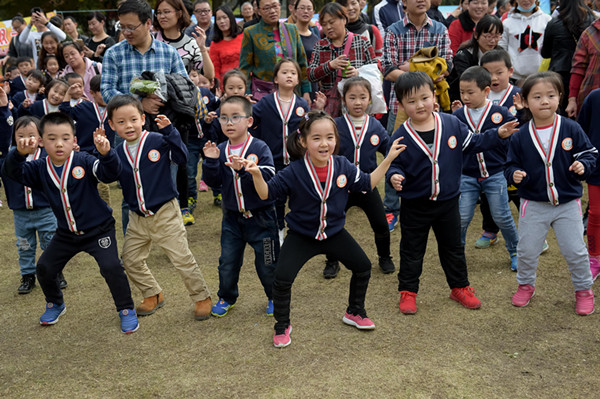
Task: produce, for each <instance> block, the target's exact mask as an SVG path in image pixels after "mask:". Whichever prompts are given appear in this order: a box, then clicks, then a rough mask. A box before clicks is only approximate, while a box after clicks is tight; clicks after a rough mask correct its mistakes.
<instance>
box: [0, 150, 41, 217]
mask: <svg viewBox="0 0 600 399" xmlns="http://www.w3.org/2000/svg"><path fill="white" fill-rule="evenodd" d="M32 155H33V157H32V161H34V160H36V159H43V158H45V157H46V151H45V150H44V149H43V148H42V147H40V148H38V149H37V151H36V152H35V153H34V154H32ZM2 182H3V183H4V192H5V193H6V199H7V201H8V207H9V208H10V209H13V210H29V209H38V208H45V207H49V206H50V202H49V201H48V199H47V198H46V195H45V194H44V192H43V191H41V190H34V189H32V188H31V187H27V186H24V185H23V184H21V183H19V182H16V181H14V180H12V179H11V178H9V177H8V176H4V175H3V176H2Z"/></svg>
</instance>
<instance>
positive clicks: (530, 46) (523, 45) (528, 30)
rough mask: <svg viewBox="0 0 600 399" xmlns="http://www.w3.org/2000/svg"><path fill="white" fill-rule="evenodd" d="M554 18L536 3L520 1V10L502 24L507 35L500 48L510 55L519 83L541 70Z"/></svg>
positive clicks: (501, 40)
mask: <svg viewBox="0 0 600 399" xmlns="http://www.w3.org/2000/svg"><path fill="white" fill-rule="evenodd" d="M469 7H470V6H469ZM550 19H551V18H550V15H548V14H545V13H544V12H543V11H542V10H541V9H540V8H539V7H538V6H537V4H536V0H517V6H516V8H514V9H513V10H512V12H511V13H510V14H509V15H508V17H506V19H505V20H504V21H503V22H502V23H503V24H504V33H503V34H502V39H500V42H499V43H498V45H499V46H500V47H502V48H503V49H504V50H506V51H508V54H510V58H511V60H512V63H513V77H514V79H515V80H517V81H519V80H523V79H525V78H526V77H527V76H529V75H531V74H532V73H535V72H537V71H538V69H539V68H540V65H541V64H542V54H541V53H540V50H541V47H542V43H543V42H544V32H545V31H546V25H548V22H550Z"/></svg>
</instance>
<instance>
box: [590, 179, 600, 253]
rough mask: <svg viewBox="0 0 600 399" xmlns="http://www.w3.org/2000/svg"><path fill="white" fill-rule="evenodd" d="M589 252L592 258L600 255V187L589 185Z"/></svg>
mask: <svg viewBox="0 0 600 399" xmlns="http://www.w3.org/2000/svg"><path fill="white" fill-rule="evenodd" d="M588 196H589V201H590V202H589V207H590V209H589V211H588V227H587V236H588V252H589V253H590V255H592V256H598V255H600V242H599V240H600V186H596V185H593V184H589V183H588Z"/></svg>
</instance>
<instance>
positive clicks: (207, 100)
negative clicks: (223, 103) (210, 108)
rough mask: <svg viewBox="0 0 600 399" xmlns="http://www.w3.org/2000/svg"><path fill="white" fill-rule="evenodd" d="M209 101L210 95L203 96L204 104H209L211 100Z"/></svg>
mask: <svg viewBox="0 0 600 399" xmlns="http://www.w3.org/2000/svg"><path fill="white" fill-rule="evenodd" d="M209 101H210V100H209V99H208V97H207V96H203V97H202V102H203V103H204V104H208V102H209Z"/></svg>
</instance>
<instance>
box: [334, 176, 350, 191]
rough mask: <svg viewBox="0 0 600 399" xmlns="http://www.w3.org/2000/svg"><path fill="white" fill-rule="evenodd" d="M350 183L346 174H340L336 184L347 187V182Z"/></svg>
mask: <svg viewBox="0 0 600 399" xmlns="http://www.w3.org/2000/svg"><path fill="white" fill-rule="evenodd" d="M347 183H348V179H347V178H346V175H339V176H338V178H337V180H336V184H337V186H338V187H339V188H344V187H346V184H347Z"/></svg>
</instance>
